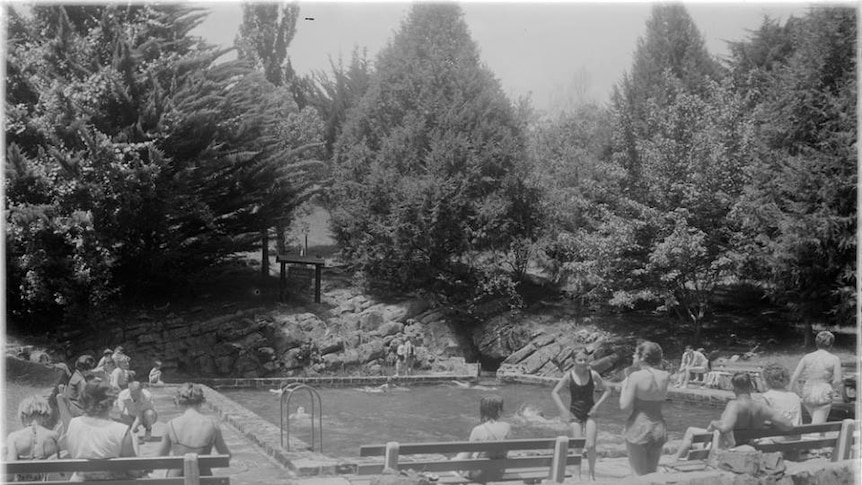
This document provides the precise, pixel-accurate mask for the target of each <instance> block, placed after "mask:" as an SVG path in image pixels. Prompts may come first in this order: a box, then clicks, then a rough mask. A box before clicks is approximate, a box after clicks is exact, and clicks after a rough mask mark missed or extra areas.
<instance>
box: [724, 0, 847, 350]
mask: <svg viewBox="0 0 862 485" xmlns="http://www.w3.org/2000/svg"><path fill="white" fill-rule="evenodd" d="M786 28H787V29H792V30H793V32H795V35H794V36H793V37H792V38H793V49H792V53H790V54H787V53H786V52H785V51H786V41H785V40H784V39H786V36H784V37H780V36H779V37H778V38H779V40H778V41H777V42H773V43H771V44H767V45H766V46H763V43H764V40H763V38H762V36H761V37H755V39H753V40H752V41H751V45H745V46H744V47H745V48H746V51H750V50H753V49H757V50H760V51H763V50H766V51H769V52H771V51H774V50H780V51H781V52H785V53H784V54H782V55H781V56H780V57H779V59H778V61H779V62H778V64H771V65H770V64H765V65H764V64H763V63H761V64H760V65H759V67H757V68H756V69H759V70H760V75H761V76H763V77H764V78H765V79H766V81H765V82H764V84H765V88H764V89H763V90H762V91H761V93H760V97H762V102H760V103H759V104H758V105H757V107H756V109H755V110H754V113H755V120H756V122H757V128H758V132H759V139H760V140H761V142H762V145H761V147H760V152H759V157H758V163H756V164H754V165H753V166H752V167H751V169H750V170H749V172H748V174H749V176H750V180H749V182H748V184H747V186H746V191H745V195H744V197H743V198H742V199H741V200H740V202H739V204H738V205H737V211H736V215H737V217H738V220H740V221H741V223H742V224H743V225H744V227H745V229H746V233H745V234H746V237H745V238H744V242H745V244H744V245H743V246H742V250H743V252H744V253H746V254H750V255H752V256H753V257H752V258H751V261H750V262H752V263H754V266H755V267H756V268H759V269H760V273H759V274H761V275H765V277H766V279H767V283H768V286H767V287H768V288H769V289H770V293H771V295H772V296H773V298H774V299H775V301H777V302H780V303H783V304H785V305H787V307H788V308H789V309H790V310H791V311H792V316H793V317H794V318H796V319H798V320H800V321H803V322H805V323H807V324H808V325H809V332H807V333H806V337H807V338H806V341H807V343H810V337H811V331H810V328H811V323H812V322H823V321H831V322H834V323H838V324H849V323H852V322H853V318H854V316H855V308H856V292H855V288H856V269H855V262H856V245H857V241H856V214H857V206H856V201H857V187H856V184H857V174H858V172H857V170H858V169H857V146H856V145H857V112H856V109H857V108H856V107H857V102H858V91H857V90H858V87H857V80H856V69H857V64H856V63H857V54H856V52H857V46H856V42H857V28H858V27H857V14H856V11H855V10H854V9H852V8H842V7H823V8H821V7H818V8H815V9H812V10H811V11H810V12H809V13H808V15H806V16H805V17H804V18H803V19H800V20H798V21H794V22H793V23H792V24H790V25H788V26H787V27H786ZM784 59H786V61H783V60H784ZM734 60H735V61H736V65H737V66H740V68H741V69H746V68H747V66H746V65H745V64H744V62H741V60H740V59H739V57H738V56H737V57H736V58H735V59H734ZM767 70H768V71H769V72H768V73H767V72H765V71H767ZM751 71H754V70H751Z"/></svg>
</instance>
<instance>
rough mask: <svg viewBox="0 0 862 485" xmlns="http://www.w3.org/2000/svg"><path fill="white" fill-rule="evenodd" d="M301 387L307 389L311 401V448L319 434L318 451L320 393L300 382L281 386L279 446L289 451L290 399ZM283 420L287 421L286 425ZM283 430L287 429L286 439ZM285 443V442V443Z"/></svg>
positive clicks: (320, 434) (321, 405)
mask: <svg viewBox="0 0 862 485" xmlns="http://www.w3.org/2000/svg"><path fill="white" fill-rule="evenodd" d="M303 389H305V390H307V391H308V395H309V400H310V401H311V414H310V416H311V449H312V450H314V444H315V439H316V437H317V436H319V437H320V449H319V450H318V451H320V452H323V404H322V402H321V400H320V394H319V393H318V392H317V390H316V389H315V388H313V387H311V386H309V385H308V384H303V383H301V382H292V383H290V384H286V385H284V386H283V387H282V388H281V421H280V422H281V447H282V448H285V449H286V450H287V451H290V399H291V398H292V397H293V393H294V392H296V391H301V390H303ZM315 400H316V401H315ZM318 408H319V409H318ZM285 410H287V415H285ZM318 411H319V413H318ZM285 416H286V418H285ZM315 416H317V428H315V426H314V417H315ZM285 422H286V423H287V425H286V426H285ZM285 430H286V431H287V439H286V440H285V439H284V435H285ZM315 430H317V433H315ZM285 443H287V444H286V445H285Z"/></svg>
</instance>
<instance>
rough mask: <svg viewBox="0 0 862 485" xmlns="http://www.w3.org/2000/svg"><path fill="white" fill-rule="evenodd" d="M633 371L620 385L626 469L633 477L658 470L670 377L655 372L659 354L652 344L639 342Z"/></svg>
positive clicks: (660, 354)
mask: <svg viewBox="0 0 862 485" xmlns="http://www.w3.org/2000/svg"><path fill="white" fill-rule="evenodd" d="M633 358H634V362H633V364H632V367H633V368H634V369H635V370H634V371H633V372H632V373H631V374H629V376H628V377H626V379H625V380H624V381H623V384H622V389H621V390H620V409H622V411H623V413H625V414H628V415H629V417H628V420H626V426H625V431H624V432H623V436H624V437H625V440H626V449H627V450H628V455H629V465H630V466H631V468H632V472H634V474H635V475H645V474H647V473H653V472H654V471H656V468H658V461H659V458H660V457H661V451H662V447H663V446H664V443H665V442H666V441H667V427H666V426H665V422H664V416H662V413H661V407H662V404H664V401H665V398H666V397H667V386H668V383H669V381H670V375H669V374H668V373H667V372H665V371H663V370H659V369H657V367H658V366H659V365H661V359H662V350H661V347H660V346H659V345H658V344H657V343H655V342H647V341H644V342H641V343H640V344H638V346H637V349H636V350H635V353H634V357H633Z"/></svg>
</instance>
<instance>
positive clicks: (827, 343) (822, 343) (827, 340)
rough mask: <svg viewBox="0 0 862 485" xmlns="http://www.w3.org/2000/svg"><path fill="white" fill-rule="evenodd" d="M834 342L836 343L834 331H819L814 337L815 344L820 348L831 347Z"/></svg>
mask: <svg viewBox="0 0 862 485" xmlns="http://www.w3.org/2000/svg"><path fill="white" fill-rule="evenodd" d="M833 343H835V336H834V335H832V332H827V331H826V330H824V331H822V332H820V333H818V334H817V336H816V337H814V345H816V346H817V348H818V349H831V348H832V344H833Z"/></svg>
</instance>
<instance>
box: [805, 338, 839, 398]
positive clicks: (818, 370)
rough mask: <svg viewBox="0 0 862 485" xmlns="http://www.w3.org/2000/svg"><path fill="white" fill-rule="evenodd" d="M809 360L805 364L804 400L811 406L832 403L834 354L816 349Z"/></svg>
mask: <svg viewBox="0 0 862 485" xmlns="http://www.w3.org/2000/svg"><path fill="white" fill-rule="evenodd" d="M809 355H810V357H809V360H808V362H806V366H805V371H806V372H805V378H806V379H805V385H804V386H803V387H802V402H804V403H805V404H807V405H808V406H809V407H815V406H824V405H826V404H831V403H832V398H833V394H834V391H833V389H832V384H831V382H832V373H833V366H832V361H831V358H832V357H833V356H832V354H830V353H828V352H825V351H819V350H818V351H816V352H814V353H813V354H809Z"/></svg>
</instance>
